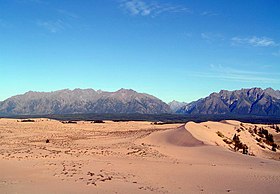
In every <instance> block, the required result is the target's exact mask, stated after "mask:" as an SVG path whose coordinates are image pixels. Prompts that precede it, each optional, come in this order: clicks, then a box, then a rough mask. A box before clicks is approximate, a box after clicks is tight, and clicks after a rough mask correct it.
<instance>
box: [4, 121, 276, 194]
mask: <svg viewBox="0 0 280 194" xmlns="http://www.w3.org/2000/svg"><path fill="white" fill-rule="evenodd" d="M204 125H206V126H207V127H205V126H204ZM228 125H229V126H233V130H235V129H234V126H235V125H238V122H235V121H228V123H211V122H209V123H200V124H196V123H188V124H187V125H186V126H185V127H184V126H182V125H181V124H172V125H152V124H151V123H149V122H112V121H106V122H105V123H104V124H101V123H100V124H98V123H91V122H82V121H81V122H78V123H77V124H62V123H61V122H59V121H55V120H48V119H36V122H32V123H31V122H26V123H23V122H17V120H13V119H0V193H31V194H32V193H278V186H279V183H280V172H279V169H280V162H279V161H275V160H268V159H265V158H262V157H263V156H265V157H266V158H267V155H256V156H254V157H253V156H248V155H243V154H240V153H237V152H233V151H230V150H229V147H226V146H225V145H224V144H223V143H224V141H223V140H222V139H221V138H220V137H219V136H218V135H217V134H216V130H217V129H218V130H220V131H221V132H222V133H224V134H225V135H228V136H229V137H230V136H231V135H232V134H233V133H234V132H231V131H230V129H231V127H229V126H228ZM244 125H246V126H247V125H248V126H249V125H250V124H244ZM248 126H247V127H248ZM204 128H206V129H209V131H208V130H205V129H204ZM227 129H228V131H227ZM242 133H243V132H242ZM245 135H246V133H245V131H244V135H242V140H243V141H244V139H243V136H244V137H245ZM47 139H48V140H49V143H46V140H47ZM217 144H218V145H220V146H216V145H217ZM268 152H269V151H268ZM271 154H275V153H271Z"/></svg>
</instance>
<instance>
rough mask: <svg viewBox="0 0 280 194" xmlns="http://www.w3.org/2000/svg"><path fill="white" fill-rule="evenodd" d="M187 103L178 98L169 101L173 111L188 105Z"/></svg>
mask: <svg viewBox="0 0 280 194" xmlns="http://www.w3.org/2000/svg"><path fill="white" fill-rule="evenodd" d="M187 104H188V103H186V102H178V101H176V100H173V101H171V102H169V103H168V105H169V107H170V109H171V111H172V112H173V113H175V112H177V111H178V110H179V109H180V108H182V107H183V106H186V105H187Z"/></svg>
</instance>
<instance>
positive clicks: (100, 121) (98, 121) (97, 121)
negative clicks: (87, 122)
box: [92, 120, 105, 123]
mask: <svg viewBox="0 0 280 194" xmlns="http://www.w3.org/2000/svg"><path fill="white" fill-rule="evenodd" d="M92 123H105V122H104V121H103V120H95V121H92Z"/></svg>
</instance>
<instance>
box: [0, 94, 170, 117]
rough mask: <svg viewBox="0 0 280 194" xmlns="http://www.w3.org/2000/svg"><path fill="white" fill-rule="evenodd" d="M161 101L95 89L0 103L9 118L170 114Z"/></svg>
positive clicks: (26, 96)
mask: <svg viewBox="0 0 280 194" xmlns="http://www.w3.org/2000/svg"><path fill="white" fill-rule="evenodd" d="M170 111H171V110H170V108H169V106H168V105H167V104H166V103H164V102H163V101H161V100H159V99H158V98H156V97H154V96H151V95H149V94H145V93H137V92H136V91H134V90H128V89H120V90H118V91H116V92H105V91H100V90H98V91H95V90H93V89H75V90H68V89H65V90H59V91H55V92H32V91H30V92H27V93H25V94H22V95H17V96H13V97H11V98H8V99H7V100H5V101H3V102H0V113H1V114H9V115H22V114H23V115H30V114H34V115H40V114H73V113H143V114H160V113H167V112H170Z"/></svg>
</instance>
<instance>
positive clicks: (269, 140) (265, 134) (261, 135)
mask: <svg viewBox="0 0 280 194" xmlns="http://www.w3.org/2000/svg"><path fill="white" fill-rule="evenodd" d="M270 128H272V129H275V131H276V132H277V133H279V132H280V128H279V126H278V125H275V124H273V125H271V126H270ZM245 130H248V131H249V133H250V134H251V135H252V136H253V137H256V138H255V140H256V141H257V142H258V143H257V145H259V146H260V147H262V148H264V149H266V146H265V144H266V145H267V146H271V150H272V151H274V152H276V151H277V149H280V146H279V145H277V144H276V143H275V141H274V137H273V135H272V134H271V133H269V131H268V130H267V129H264V128H263V127H258V126H256V125H255V126H254V128H249V129H247V128H246V127H245V126H244V124H243V123H241V124H240V127H239V128H237V129H236V132H237V133H235V134H234V136H233V137H232V139H230V138H227V137H225V136H224V135H223V134H222V133H221V132H220V131H218V132H217V135H218V136H219V137H221V138H223V141H224V142H225V143H226V144H229V145H230V144H233V146H234V147H233V149H234V151H239V150H240V149H242V153H243V154H249V148H248V146H247V145H246V144H244V143H242V142H241V140H240V138H239V135H238V133H240V132H241V131H245Z"/></svg>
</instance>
